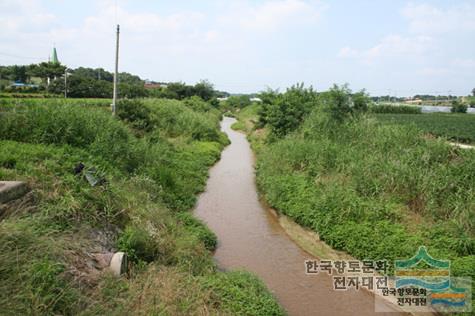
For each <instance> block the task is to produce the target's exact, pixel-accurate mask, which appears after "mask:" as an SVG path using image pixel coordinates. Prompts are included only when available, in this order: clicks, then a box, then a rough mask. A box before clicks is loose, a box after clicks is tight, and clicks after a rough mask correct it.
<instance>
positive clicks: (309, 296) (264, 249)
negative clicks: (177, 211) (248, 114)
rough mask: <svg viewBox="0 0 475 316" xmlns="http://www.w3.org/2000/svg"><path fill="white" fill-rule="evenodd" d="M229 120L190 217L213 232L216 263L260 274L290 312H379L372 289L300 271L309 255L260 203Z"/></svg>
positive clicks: (249, 162) (245, 148)
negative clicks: (341, 286) (339, 286)
mask: <svg viewBox="0 0 475 316" xmlns="http://www.w3.org/2000/svg"><path fill="white" fill-rule="evenodd" d="M234 122H235V119H232V118H227V117H225V118H224V119H223V121H222V124H221V128H222V130H223V131H224V132H225V133H226V134H227V135H228V137H229V139H230V140H231V145H229V146H228V147H226V148H225V150H224V151H223V153H222V156H221V160H220V161H219V162H218V163H217V164H216V165H215V166H214V167H213V168H212V169H211V170H210V178H209V179H208V183H207V187H206V191H205V192H204V193H203V194H201V196H200V198H199V200H198V204H197V206H196V209H195V215H196V216H197V217H198V218H200V219H202V220H203V221H204V222H205V223H206V224H207V225H208V227H209V228H210V229H212V230H213V231H214V232H215V233H216V235H217V236H218V247H217V250H216V253H215V260H216V261H217V264H218V266H219V267H220V268H223V269H225V270H235V269H244V270H247V271H251V272H253V273H254V274H256V275H257V276H259V278H260V279H261V280H263V282H264V283H265V284H266V285H267V287H268V288H269V289H270V290H271V292H272V293H273V294H274V296H275V297H276V298H277V299H278V301H279V303H280V304H281V305H282V306H283V307H284V308H285V309H286V310H287V312H288V313H289V315H384V313H376V312H375V306H374V304H375V299H374V296H373V295H372V294H371V293H369V292H366V291H363V290H360V291H354V290H352V291H338V292H336V291H334V290H333V281H332V278H331V276H329V275H325V274H318V275H307V274H305V264H304V262H305V260H306V259H311V258H313V257H312V256H311V255H310V254H308V253H307V252H305V251H303V250H302V249H301V248H299V246H298V245H297V244H295V243H294V242H293V241H292V240H291V239H290V237H289V236H288V235H287V234H286V232H285V231H284V229H283V228H282V227H281V226H280V224H279V222H278V219H277V218H276V217H275V216H274V215H272V214H271V213H270V211H269V210H267V209H266V208H265V207H264V206H263V205H261V203H260V201H259V198H258V194H257V189H256V185H255V175H254V156H253V153H252V151H251V149H250V146H249V143H248V141H247V139H246V137H245V135H244V134H242V133H239V132H236V131H234V130H232V129H231V125H232V123H234ZM321 259H325V258H321ZM379 304H384V303H381V302H380V303H379ZM386 314H387V315H397V313H393V312H391V313H386Z"/></svg>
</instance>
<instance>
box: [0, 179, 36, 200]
mask: <svg viewBox="0 0 475 316" xmlns="http://www.w3.org/2000/svg"><path fill="white" fill-rule="evenodd" d="M28 191H29V188H28V186H27V185H26V183H25V182H22V181H0V204H3V203H7V202H10V201H12V200H15V199H18V198H21V197H22V196H24V195H25V194H26V193H27V192H28Z"/></svg>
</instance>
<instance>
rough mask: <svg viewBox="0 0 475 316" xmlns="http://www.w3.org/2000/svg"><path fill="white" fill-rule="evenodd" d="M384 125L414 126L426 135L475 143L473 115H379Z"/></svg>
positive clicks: (474, 116) (379, 119)
mask: <svg viewBox="0 0 475 316" xmlns="http://www.w3.org/2000/svg"><path fill="white" fill-rule="evenodd" d="M375 118H376V119H377V120H378V121H380V122H382V123H384V124H401V125H414V126H416V127H417V128H419V129H421V130H422V131H424V132H425V133H428V134H431V135H434V136H438V137H445V138H447V139H450V140H453V141H457V142H462V143H471V144H474V143H475V115H471V114H453V113H450V114H445V113H430V114H420V115H419V114H377V115H375Z"/></svg>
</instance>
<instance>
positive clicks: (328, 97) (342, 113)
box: [322, 84, 370, 123]
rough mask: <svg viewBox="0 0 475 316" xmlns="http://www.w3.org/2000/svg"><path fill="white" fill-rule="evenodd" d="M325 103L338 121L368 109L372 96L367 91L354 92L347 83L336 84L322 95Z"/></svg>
mask: <svg viewBox="0 0 475 316" xmlns="http://www.w3.org/2000/svg"><path fill="white" fill-rule="evenodd" d="M322 98H323V103H324V104H325V105H326V106H327V107H328V108H329V110H330V113H331V117H332V118H333V119H334V120H335V121H336V122H340V123H341V122H343V121H345V120H346V119H348V118H350V117H355V116H358V115H359V114H361V113H364V112H366V111H367V110H368V106H369V103H370V98H369V96H368V95H367V94H366V92H365V91H360V92H357V93H355V94H352V92H351V90H350V88H349V87H348V85H347V84H345V85H343V86H338V85H334V86H333V87H332V88H331V89H330V90H329V91H328V92H327V93H326V94H324V95H323V96H322Z"/></svg>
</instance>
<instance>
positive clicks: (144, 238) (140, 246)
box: [117, 226, 159, 263]
mask: <svg viewBox="0 0 475 316" xmlns="http://www.w3.org/2000/svg"><path fill="white" fill-rule="evenodd" d="M117 248H118V249H119V250H121V251H123V252H125V253H127V256H128V258H129V259H130V260H131V261H132V262H135V263H138V262H140V261H145V262H152V261H153V260H154V259H155V258H156V257H157V256H158V254H159V249H157V244H156V243H155V242H154V241H153V239H152V237H151V236H150V233H149V232H148V231H147V230H146V229H145V228H144V227H137V226H127V227H126V228H125V230H124V231H123V232H122V233H121V235H120V236H119V239H118V241H117Z"/></svg>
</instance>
